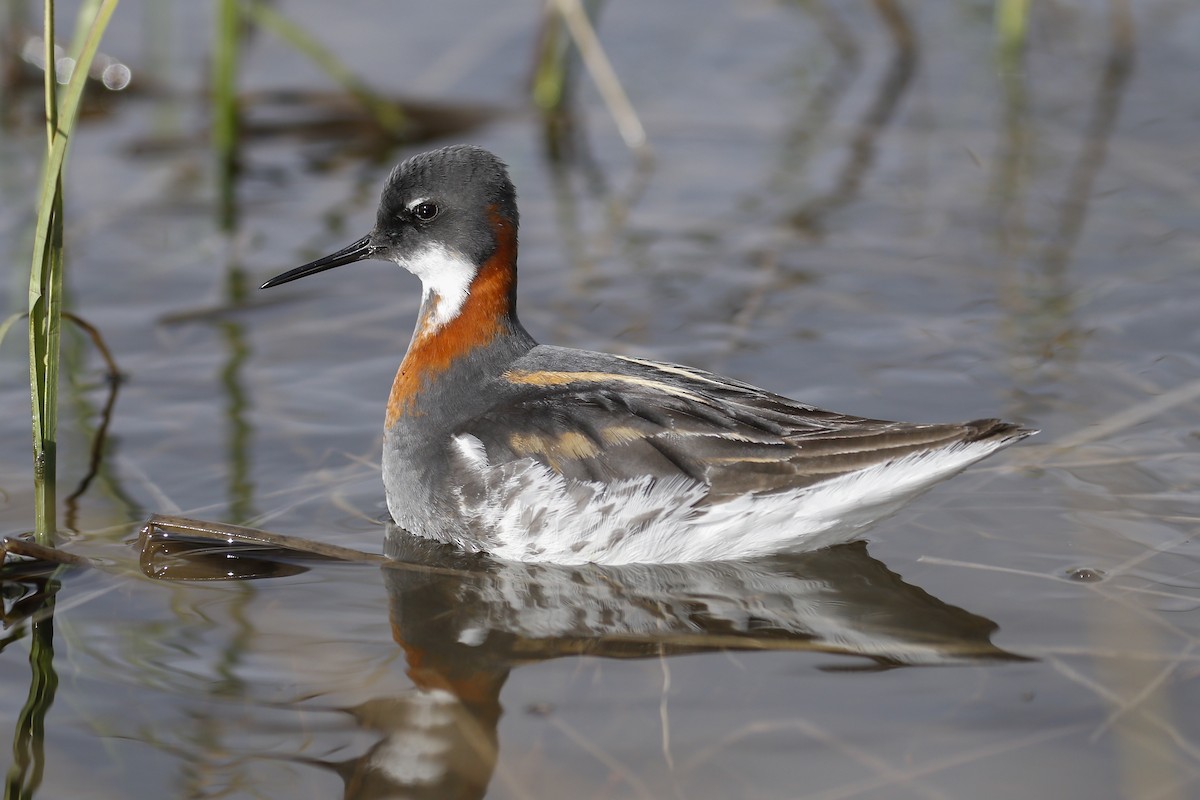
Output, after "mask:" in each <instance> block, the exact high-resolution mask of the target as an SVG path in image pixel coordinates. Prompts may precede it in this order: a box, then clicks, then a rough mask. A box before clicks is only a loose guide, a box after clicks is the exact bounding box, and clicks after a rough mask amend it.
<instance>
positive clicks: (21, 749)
mask: <svg viewBox="0 0 1200 800" xmlns="http://www.w3.org/2000/svg"><path fill="white" fill-rule="evenodd" d="M57 591H58V581H56V580H54V579H50V580H49V581H48V583H47V586H46V588H45V589H44V590H43V591H42V593H40V594H41V598H40V600H39V603H38V609H37V612H36V617H35V618H34V619H33V621H31V622H30V625H29V636H30V649H29V669H30V677H29V695H28V696H27V697H26V699H25V705H24V706H22V707H21V712H20V713H19V714H18V715H17V720H16V726H15V727H14V730H13V750H12V752H13V760H12V764H11V765H10V766H9V768H8V774H7V776H6V777H5V787H6V788H5V793H4V796H5V797H6V798H8V797H12V798H32V797H34V796H35V795H36V794H37V790H38V787H40V786H41V785H42V775H43V774H44V772H45V767H46V752H45V745H44V740H45V731H46V714H47V713H48V712H49V711H50V707H51V706H52V705H54V695H55V693H56V692H57V690H58V673H57V672H56V671H55V669H54V595H55V594H56V593H57Z"/></svg>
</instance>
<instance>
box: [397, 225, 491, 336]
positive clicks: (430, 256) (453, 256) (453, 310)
mask: <svg viewBox="0 0 1200 800" xmlns="http://www.w3.org/2000/svg"><path fill="white" fill-rule="evenodd" d="M396 263H397V264H399V265H400V266H402V267H404V268H405V269H406V270H408V271H409V272H411V273H412V274H413V275H416V276H417V277H418V278H420V279H421V285H422V287H423V289H424V292H423V295H422V306H428V305H429V304H431V303H432V304H433V305H432V312H431V314H430V317H429V319H428V322H427V326H428V327H427V328H426V330H427V331H428V332H433V331H435V330H437V329H438V328H440V327H442V326H443V325H445V324H446V323H447V322H449V321H450V320H452V319H454V318H455V317H457V316H458V313H459V312H460V311H462V307H463V303H464V302H466V299H467V295H468V294H470V293H471V281H473V280H475V265H474V264H472V263H471V262H470V261H468V260H467V259H466V258H464V257H463V255H462V254H461V253H459V252H457V251H456V250H451V249H450V248H448V247H445V246H443V245H430V246H429V247H426V248H425V249H424V250H422V251H421V252H419V253H417V254H416V255H414V256H412V257H411V258H409V259H407V260H405V261H397V262H396Z"/></svg>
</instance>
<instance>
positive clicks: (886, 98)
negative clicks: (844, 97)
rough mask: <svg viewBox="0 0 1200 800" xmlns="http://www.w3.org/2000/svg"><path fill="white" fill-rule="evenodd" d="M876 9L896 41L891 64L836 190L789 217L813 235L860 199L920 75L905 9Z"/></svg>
mask: <svg viewBox="0 0 1200 800" xmlns="http://www.w3.org/2000/svg"><path fill="white" fill-rule="evenodd" d="M874 6H875V11H876V13H877V14H879V16H880V18H881V19H882V20H883V22H884V25H885V27H886V28H887V30H888V33H889V34H890V35H891V38H892V44H893V47H894V49H893V52H892V60H891V64H890V65H889V66H888V69H887V71H886V72H885V73H884V76H883V80H882V82H881V83H880V84H879V89H878V91H877V92H876V95H875V102H873V103H872V104H871V105H870V106H869V107H868V108H867V112H866V114H865V115H864V116H863V118H862V120H861V121H860V122H859V124H858V127H857V128H856V130H855V132H854V135H853V136H852V137H851V138H850V156H849V159H848V160H847V162H846V165H845V167H843V169H842V172H841V174H840V175H839V176H838V179H837V181H836V182H835V184H834V186H833V188H832V189H830V190H829V191H828V192H827V193H825V194H824V195H821V196H819V197H815V198H813V199H811V200H809V201H808V202H807V203H805V204H804V205H803V206H801V207H800V208H799V209H797V210H796V211H794V212H792V214H791V215H790V217H789V222H790V223H791V225H792V226H793V227H794V228H797V229H799V230H802V231H805V232H808V233H810V234H815V233H817V232H819V231H820V229H821V223H822V220H823V219H824V218H825V217H826V216H828V215H829V214H831V213H833V212H835V211H837V210H838V209H840V208H842V207H843V206H845V205H847V204H848V203H850V202H851V201H853V200H854V199H855V198H856V197H858V192H859V189H860V188H861V185H862V179H863V177H864V176H865V175H866V174H867V172H868V171H869V170H870V169H871V167H872V165H873V164H874V163H875V150H876V146H877V139H878V137H879V134H880V133H881V132H882V131H883V130H884V128H886V127H887V125H888V123H889V122H890V121H891V118H892V115H893V114H894V113H895V111H896V109H897V108H898V107H899V105H900V100H901V98H903V97H904V95H905V93H906V92H907V90H908V85H909V83H911V81H912V77H913V75H914V74H915V73H916V68H917V60H918V47H917V38H916V34H915V32H914V31H913V29H912V26H911V25H909V22H908V17H907V16H906V15H905V13H904V10H903V9H902V8H901V7H900V5H899V3H897V2H895V0H875V3H874Z"/></svg>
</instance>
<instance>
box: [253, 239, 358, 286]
mask: <svg viewBox="0 0 1200 800" xmlns="http://www.w3.org/2000/svg"><path fill="white" fill-rule="evenodd" d="M374 253H375V248H374V247H372V246H371V237H370V236H364V237H363V238H361V239H359V240H358V241H357V242H355V243H354V244H352V245H350V246H349V247H343V248H342V249H341V250H338V251H337V252H336V253H331V254H329V255H327V256H325V257H324V258H318V259H317V260H316V261H310V262H309V263H307V264H305V265H304V266H302V267H296V268H295V269H293V270H288V271H287V272H285V273H283V274H282V275H276V276H275V277H274V278H271V280H269V281H267V282H266V283H264V284H263V285H262V286H261V287H260V288H262V289H270V288H271V287H272V286H279V285H280V284H283V283H290V282H291V281H294V280H296V279H298V278H303V277H305V276H307V275H316V274H317V273H318V272H324V271H325V270H327V269H333V268H334V267H340V266H343V265H345V264H353V263H354V262H355V261H362V260H363V259H367V258H370V257H371V256H372V255H374Z"/></svg>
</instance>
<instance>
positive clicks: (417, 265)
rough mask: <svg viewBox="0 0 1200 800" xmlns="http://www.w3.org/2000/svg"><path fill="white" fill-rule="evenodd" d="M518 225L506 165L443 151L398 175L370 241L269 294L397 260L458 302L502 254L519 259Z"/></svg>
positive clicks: (476, 150) (457, 150)
mask: <svg viewBox="0 0 1200 800" xmlns="http://www.w3.org/2000/svg"><path fill="white" fill-rule="evenodd" d="M517 225H518V215H517V197H516V190H515V189H514V188H513V185H512V181H511V180H509V177H508V169H507V168H506V167H505V165H504V162H503V161H501V160H500V159H499V158H497V157H496V156H494V155H493V154H491V153H489V152H488V151H487V150H484V149H483V148H480V147H473V146H470V145H454V146H452V147H443V148H442V149H440V150H433V151H430V152H428V153H421V154H420V155H416V156H413V157H412V158H409V159H407V160H406V161H404V162H403V163H401V164H400V165H399V166H397V167H396V168H395V169H394V170H392V174H391V175H390V176H389V177H388V180H387V183H386V184H385V185H384V188H383V194H382V196H381V197H380V201H379V213H378V216H377V217H376V220H375V228H374V230H372V231H371V232H370V233H369V234H368V235H366V236H364V237H363V238H362V239H359V240H358V241H357V242H355V243H354V244H352V245H350V246H349V247H346V248H343V249H342V250H339V251H338V252H336V253H333V254H331V255H328V256H326V257H324V258H321V259H317V260H316V261H313V262H310V263H308V264H305V265H304V266H301V267H297V268H296V269H293V270H291V271H289V272H285V273H283V274H282V275H277V276H276V277H274V278H272V279H271V280H269V281H267V282H266V283H265V284H263V288H264V289H265V288H268V287H271V286H278V285H280V284H282V283H288V282H289V281H294V280H296V279H298V278H303V277H305V276H307V275H313V274H315V273H317V272H323V271H325V270H327V269H333V268H334V267H340V266H342V265H343V264H350V263H353V262H355V261H362V260H364V259H368V258H374V259H380V260H384V261H394V262H395V263H397V264H399V265H400V266H402V267H404V268H405V269H408V270H409V271H410V272H412V273H414V274H415V275H417V276H418V277H420V278H421V280H422V281H423V282H424V284H425V288H426V292H427V293H428V292H433V293H435V294H438V295H439V296H442V297H443V298H444V299H446V300H450V301H454V300H456V299H461V297H460V296H465V294H466V292H467V290H468V287H469V285H470V282H471V280H473V278H474V276H475V274H476V273H477V272H478V270H479V268H480V267H481V266H482V265H483V264H484V263H485V262H487V260H488V259H489V258H491V257H492V255H493V254H495V253H496V252H497V250H498V249H501V248H503V251H504V253H505V254H506V256H507V257H510V258H513V259H515V256H516V236H517ZM512 266H514V267H515V263H514V264H513V265H512Z"/></svg>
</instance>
